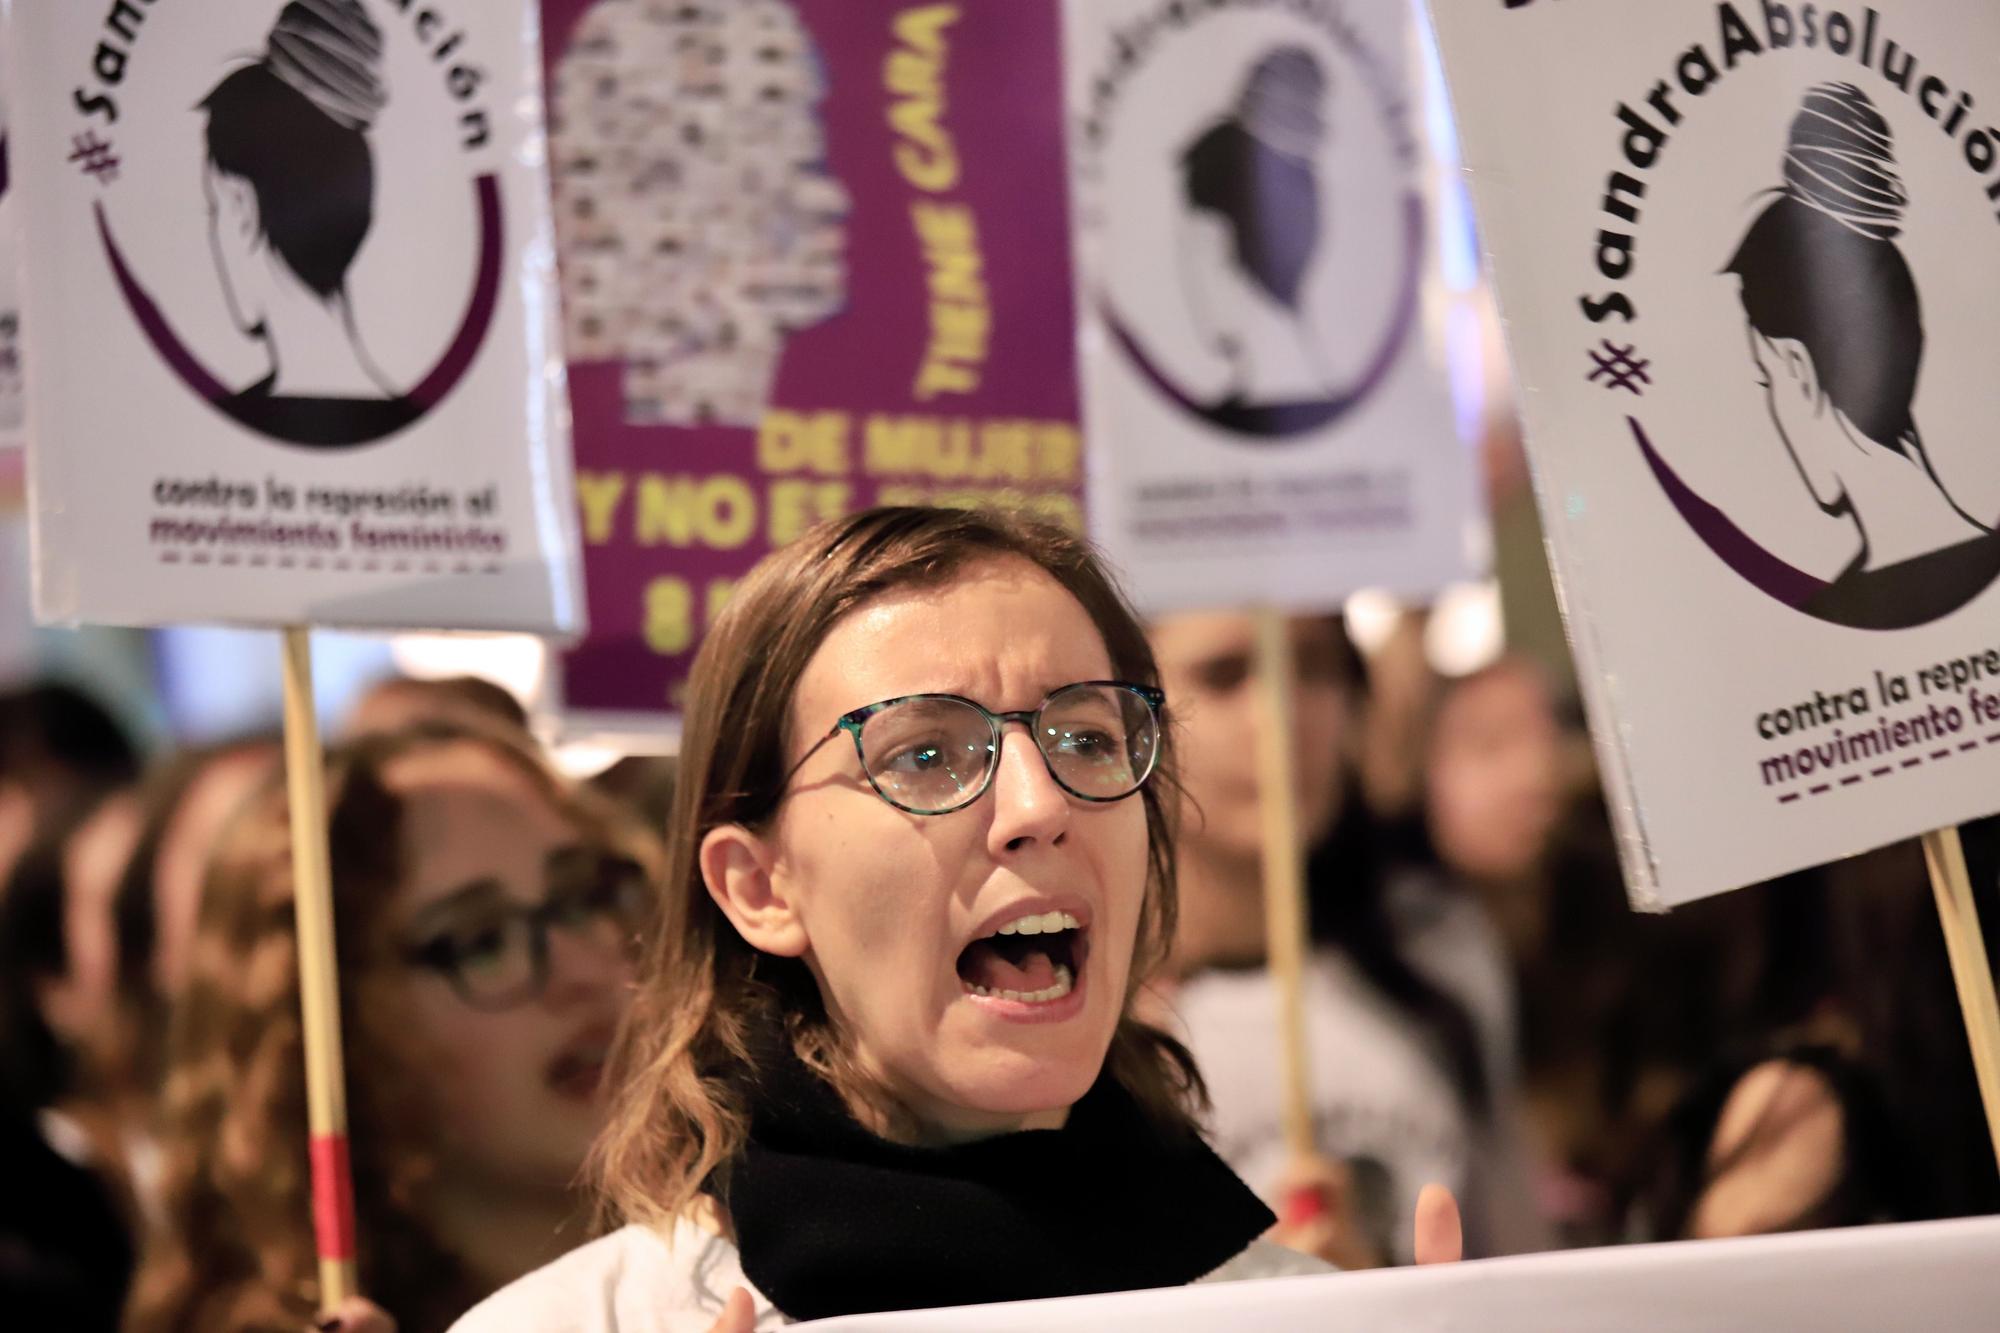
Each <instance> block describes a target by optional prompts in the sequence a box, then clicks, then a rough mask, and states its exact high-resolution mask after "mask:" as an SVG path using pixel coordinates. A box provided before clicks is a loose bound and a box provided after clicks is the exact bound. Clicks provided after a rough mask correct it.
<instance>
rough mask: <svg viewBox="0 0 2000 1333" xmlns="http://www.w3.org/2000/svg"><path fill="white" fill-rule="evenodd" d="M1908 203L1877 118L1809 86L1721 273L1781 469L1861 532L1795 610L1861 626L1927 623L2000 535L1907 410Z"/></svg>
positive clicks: (1965, 589) (1860, 100) (1912, 303)
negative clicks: (1780, 159) (1757, 210)
mask: <svg viewBox="0 0 2000 1333" xmlns="http://www.w3.org/2000/svg"><path fill="white" fill-rule="evenodd" d="M1908 202H1909V200H1908V196H1907V195H1906V193H1905V191H1904V188H1903V183H1902V181H1901V180H1900V179H1899V177H1898V176H1897V173H1896V161H1895V157H1894V155H1893V153H1892V144H1891V140H1890V132H1889V125H1888V122H1887V121H1885V120H1884V119H1883V118H1882V116H1881V114H1880V113H1879V112H1878V111H1877V110H1876V109H1875V106H1874V104H1873V103H1871V102H1870V101H1869V99H1868V97H1867V95H1866V94H1865V93H1863V92H1862V91H1861V90H1860V89H1859V88H1857V87H1855V86H1854V85H1852V84H1847V83H1826V84H1820V85H1819V86H1817V87H1815V88H1813V89H1812V90H1811V91H1809V92H1808V93H1807V94H1806V96H1805V102H1804V105H1803V107H1802V108H1801V110H1800V111H1799V114H1798V116H1797V117H1796V118H1795V119H1794V120H1793V122H1792V126H1791V135H1790V142H1789V144H1788V146H1787V149H1786V154H1785V184H1784V186H1783V187H1782V188H1781V189H1780V190H1779V191H1778V192H1777V193H1776V197H1775V198H1774V199H1773V200H1772V202H1771V203H1770V204H1769V205H1768V206H1767V207H1765V209H1764V211H1763V212H1762V214H1761V215H1760V216H1759V217H1758V218H1757V220H1756V222H1755V223H1753V224H1752V225H1751V227H1750V230H1749V232H1748V234H1747V235H1746V236H1745V237H1744V239H1743V242H1742V244H1741V245H1740V246H1739V247H1738V249H1737V251H1736V254H1735V256H1734V257H1733V258H1732V259H1731V260H1730V261H1729V264H1728V265H1727V267H1726V269H1725V270H1724V271H1725V272H1726V273H1728V274H1732V275H1734V276H1735V277H1736V278H1737V279H1738V280H1739V281H1740V282H1741V285H1742V301H1743V312H1744V315H1745V318H1746V320H1747V322H1748V336H1749V342H1750V354H1751V357H1752V359H1753V361H1754V363H1755V365H1756V367H1757V371H1758V376H1759V382H1760V383H1761V384H1762V385H1763V386H1764V388H1765V391H1766V395H1767V397H1768V399H1769V404H1770V412H1771V419H1772V421H1773V422H1774V423H1775V424H1776V426H1777V428H1778V434H1779V436H1780V437H1781V438H1782V439H1783V441H1784V443H1785V447H1786V449H1787V451H1788V452H1789V453H1790V455H1791V459H1792V462H1793V464H1794V465H1795V466H1796V467H1797V468H1798V472H1799V476H1800V477H1801V478H1802V479H1803V480H1804V482H1805V485H1806V488H1807V490H1809V491H1810V492H1811V494H1812V497H1813V499H1814V500H1815V501H1816V502H1817V503H1818V504H1819V506H1820V508H1821V509H1823V510H1825V511H1826V512H1827V513H1828V514H1831V515H1834V516H1837V517H1840V518H1845V519H1847V520H1849V521H1851V522H1852V523H1853V525H1854V530H1855V534H1856V536H1857V538H1858V547H1857V550H1856V552H1855V555H1854V558H1853V560H1852V562H1851V563H1850V564H1849V565H1848V566H1847V568H1846V569H1845V570H1844V571H1843V572H1842V573H1841V574H1840V576H1839V577H1838V578H1836V579H1835V580H1834V581H1833V582H1832V583H1830V584H1828V585H1827V586H1826V587H1825V588H1824V589H1822V590H1821V591H1820V592H1818V593H1816V594H1815V595H1814V596H1813V597H1812V598H1811V599H1810V600H1809V601H1808V602H1807V603H1806V604H1805V606H1804V607H1803V608H1802V609H1804V610H1805V611H1807V612H1808V613H1810V614H1812V615H1816V616H1819V617H1821V618H1823V619H1827V620H1832V621H1836V622H1839V623H1841V624H1847V625H1855V626H1860V627H1864V628H1878V629H1887V628H1898V627H1902V626H1907V625H1914V624H1921V623H1923V622H1925V621H1928V620H1932V619H1935V618H1937V617H1938V616H1941V615H1944V614H1946V613H1947V612H1949V611H1951V610H1954V609H1956V608H1957V607H1959V606H1961V605H1963V604H1964V603H1965V602H1967V601H1968V600H1970V599H1971V598H1972V597H1973V596H1974V595H1975V594H1977V593H1978V592H1979V591H1980V590H1981V589H1983V588H1985V587H1986V586H1987V584H1989V583H1990V582H1992V580H1993V579H1994V577H1995V575H1996V573H2000V541H1995V540H1994V539H1993V536H1992V532H1991V528H1990V525H1989V524H1988V523H1985V522H1982V521H1981V520H1979V519H1977V518H1975V517H1974V516H1972V515H1971V514H1968V513H1967V512H1966V511H1965V509H1964V508H1962V507H1961V506H1960V505H1959V504H1958V502H1957V501H1956V500H1954V499H1953V498H1952V496H1951V495H1950V493H1949V492H1947V491H1946V490H1945V488H1944V485H1943V483H1942V482H1941V481H1939V479H1938V475H1937V472H1936V470H1935V469H1934V468H1933V467H1932V466H1931V460H1930V457H1929V455H1928V454H1927V453H1926V452H1925V450H1924V443H1923V438H1922V436H1921V435H1920V434H1919V433H1918V431H1917V424H1916V421H1915V419H1914V418H1913V416H1912V414H1911V407H1912V404H1913V402H1914V401H1915V398H1916V390H1917V378H1918V374H1919V371H1920V368H1921V366H1922V362H1923V354H1924V324H1923V311H1922V308H1921V303H1920V301H1919V298H1918V295H1917V286H1916V281H1915V279H1914V278H1913V277H1912V275H1911V272H1910V266H1909V264H1908V263H1907V262H1905V260H1904V258H1903V255H1902V253H1901V252H1900V251H1899V250H1898V249H1897V248H1896V245H1895V239H1896V237H1897V236H1898V235H1900V234H1901V232H1902V220H1903V214H1904V211H1905V208H1906V207H1907V205H1908Z"/></svg>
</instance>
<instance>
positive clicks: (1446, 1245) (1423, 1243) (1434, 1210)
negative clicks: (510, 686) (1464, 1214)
mask: <svg viewBox="0 0 2000 1333" xmlns="http://www.w3.org/2000/svg"><path fill="white" fill-rule="evenodd" d="M1414 1248H1415V1250H1416V1254H1417V1262H1418V1263H1420V1264H1455V1263H1457V1262H1458V1261H1459V1260H1460V1259H1463V1258H1464V1257H1465V1224H1464V1222H1463V1221H1462V1220H1461V1219H1460V1217H1459V1215H1458V1200H1457V1199H1455V1198H1453V1197H1452V1193H1451V1191H1450V1190H1448V1189H1446V1188H1445V1187H1444V1186H1442V1185H1438V1184H1430V1185H1426V1186H1424V1187H1423V1189H1422V1190H1421V1191H1420V1192H1419V1193H1418V1194H1417V1228H1416V1242H1415V1246H1414Z"/></svg>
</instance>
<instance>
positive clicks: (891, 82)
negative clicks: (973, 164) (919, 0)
mask: <svg viewBox="0 0 2000 1333" xmlns="http://www.w3.org/2000/svg"><path fill="white" fill-rule="evenodd" d="M956 22H958V6H957V5H922V6H918V7H916V8H913V9H906V10H904V11H903V12H902V13H901V14H899V15H898V16H897V18H896V25H895V28H896V40H897V41H898V42H900V43H901V44H902V48H903V49H900V50H897V51H895V52H892V53H891V54H890V56H889V58H888V59H887V60H886V61H884V62H883V69H882V82H883V84H884V85H885V86H886V87H887V88H888V90H889V92H890V94H891V96H892V97H894V98H895V101H894V103H893V104H892V105H891V106H890V108H889V127H890V128H891V129H893V130H894V131H895V132H896V135H897V138H898V140H899V142H898V143H897V144H896V147H895V151H894V153H893V154H892V156H893V157H894V158H895V162H896V169H897V170H898V171H900V172H902V173H903V178H904V179H905V180H907V181H909V182H910V184H912V185H914V186H916V187H917V188H918V189H919V190H927V191H929V192H930V193H932V194H942V193H944V192H945V191H947V190H950V189H954V188H956V186H957V185H958V181H959V161H958V149H957V147H956V146H955V145H954V144H953V143H952V138H951V134H950V132H949V131H947V130H946V129H945V127H944V124H943V120H944V114H945V90H944V66H945V58H946V55H947V54H948V51H949V47H948V45H947V43H946V41H945V29H947V28H949V27H950V26H951V25H952V24H954V23H956Z"/></svg>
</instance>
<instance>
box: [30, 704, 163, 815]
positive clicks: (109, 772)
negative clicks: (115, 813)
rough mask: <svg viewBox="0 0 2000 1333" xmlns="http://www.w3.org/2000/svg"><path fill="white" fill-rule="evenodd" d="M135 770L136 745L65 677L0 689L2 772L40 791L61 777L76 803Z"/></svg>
mask: <svg viewBox="0 0 2000 1333" xmlns="http://www.w3.org/2000/svg"><path fill="white" fill-rule="evenodd" d="M138 775H139V751H138V749H137V747H136V746H134V745H133V743H132V738H131V736H129V735H128V734H127V733H126V731H125V729H124V727H122V726H121V725H119V723H118V721H117V719H116V718H114V717H112V715H111V714H110V713H109V712H108V711H106V710H105V708H104V706H103V705H102V704H100V703H98V702H97V701H96V700H95V699H93V698H92V697H91V696H90V695H89V694H87V693H86V692H84V691H83V690H81V689H79V688H77V687H76V686H74V685H71V684H68V683H67V682H64V681H38V682H36V683H34V684H30V685H23V686H19V687H17V688H14V689H10V690H6V691H0V777H7V778H12V779H14V780H17V781H20V782H22V783H24V784H28V785H30V786H32V787H34V788H36V789H38V794H39V789H45V788H46V786H47V784H48V783H49V782H50V781H51V780H59V781H64V782H66V783H67V784H69V785H70V786H71V787H72V788H73V789H74V793H73V794H74V797H75V800H76V805H78V806H80V805H84V804H95V802H96V799H97V797H99V796H101V795H103V794H104V793H105V792H108V791H110V790H111V789H113V788H115V787H122V786H124V785H125V784H127V783H129V782H131V781H132V780H133V779H135V778H136V777H137V776H138ZM77 812H78V811H77V809H75V808H72V809H71V810H70V811H68V813H70V814H75V813H77Z"/></svg>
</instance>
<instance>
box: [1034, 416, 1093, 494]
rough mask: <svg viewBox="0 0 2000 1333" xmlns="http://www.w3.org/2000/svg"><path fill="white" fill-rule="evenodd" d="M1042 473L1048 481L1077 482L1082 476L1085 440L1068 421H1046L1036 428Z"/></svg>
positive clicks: (1036, 440)
mask: <svg viewBox="0 0 2000 1333" xmlns="http://www.w3.org/2000/svg"><path fill="white" fill-rule="evenodd" d="M1035 442H1036V444H1037V445H1039V446H1040V451H1041V468H1040V474H1041V476H1042V478H1043V479H1044V480H1047V481H1063V482H1072V483H1073V482H1075V481H1077V480H1078V479H1079V478H1080V477H1081V476H1082V463H1083V440H1082V439H1081V438H1079V437H1078V435H1077V433H1076V427H1074V426H1072V425H1070V424H1069V423H1068V422H1067V421H1045V422H1043V423H1041V425H1040V426H1038V427H1037V428H1036V430H1035Z"/></svg>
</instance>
